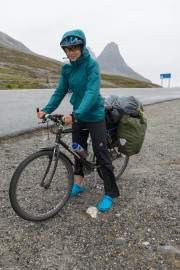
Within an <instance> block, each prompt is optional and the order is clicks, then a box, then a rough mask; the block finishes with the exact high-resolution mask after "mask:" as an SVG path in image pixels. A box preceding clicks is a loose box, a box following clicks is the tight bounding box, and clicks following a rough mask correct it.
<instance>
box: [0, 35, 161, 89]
mask: <svg viewBox="0 0 180 270" xmlns="http://www.w3.org/2000/svg"><path fill="white" fill-rule="evenodd" d="M91 54H92V55H93V52H91ZM94 58H95V55H94ZM62 65H63V63H62V62H60V61H57V60H54V59H51V58H48V57H45V56H41V55H38V54H35V53H33V52H32V51H31V50H29V49H28V48H27V47H26V46H24V45H23V44H22V43H21V42H19V41H16V40H14V39H12V38H11V37H9V36H8V35H6V34H4V33H2V32H0V89H18V88H21V89H23V88H24V89H26V88H31V89H32V88H35V89H36V88H41V89H43V88H55V87H56V85H57V83H58V80H59V74H60V71H61V68H62ZM101 78H102V81H101V87H159V86H157V85H153V84H151V83H149V82H148V83H146V84H145V83H144V82H142V81H138V80H132V79H128V78H124V77H121V76H110V75H105V74H101Z"/></svg>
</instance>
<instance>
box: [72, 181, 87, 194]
mask: <svg viewBox="0 0 180 270" xmlns="http://www.w3.org/2000/svg"><path fill="white" fill-rule="evenodd" d="M85 190H86V188H85V186H82V187H81V186H79V185H77V184H76V183H74V185H73V188H72V191H71V197H75V196H77V195H78V194H79V193H81V192H83V191H85Z"/></svg>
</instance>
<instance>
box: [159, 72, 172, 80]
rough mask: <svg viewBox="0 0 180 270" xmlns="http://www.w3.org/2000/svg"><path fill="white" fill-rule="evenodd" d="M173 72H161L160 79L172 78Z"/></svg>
mask: <svg viewBox="0 0 180 270" xmlns="http://www.w3.org/2000/svg"><path fill="white" fill-rule="evenodd" d="M170 78H171V73H166V74H160V79H170Z"/></svg>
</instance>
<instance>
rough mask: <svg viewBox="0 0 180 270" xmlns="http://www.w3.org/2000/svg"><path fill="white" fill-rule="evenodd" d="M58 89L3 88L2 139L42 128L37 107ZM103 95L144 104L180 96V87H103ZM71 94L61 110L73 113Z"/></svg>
mask: <svg viewBox="0 0 180 270" xmlns="http://www.w3.org/2000/svg"><path fill="white" fill-rule="evenodd" d="M53 92H54V90H52V89H35V90H26V89H24V90H0V116H1V117H0V119H1V124H0V138H3V137H12V136H15V135H17V134H20V133H24V132H28V131H31V130H33V129H35V128H37V127H38V122H39V120H38V119H37V116H36V108H37V107H39V108H40V109H41V108H43V107H44V106H45V105H46V104H47V102H48V101H49V99H50V97H51V95H52V94H53ZM101 94H102V96H109V95H119V96H124V95H126V96H129V95H133V96H135V97H137V98H139V99H140V100H141V101H142V102H143V104H144V105H148V104H154V103H157V102H162V101H166V100H173V99H179V98H180V87H175V88H105V89H104V88H103V89H101ZM70 97H71V94H67V95H66V97H65V98H64V100H63V101H62V103H61V105H60V107H59V108H58V109H57V112H59V113H62V114H69V113H71V112H72V106H71V105H70V103H69V99H70Z"/></svg>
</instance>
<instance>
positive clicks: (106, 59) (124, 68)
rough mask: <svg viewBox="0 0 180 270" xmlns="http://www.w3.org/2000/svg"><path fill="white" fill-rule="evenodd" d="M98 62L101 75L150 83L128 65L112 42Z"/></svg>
mask: <svg viewBox="0 0 180 270" xmlns="http://www.w3.org/2000/svg"><path fill="white" fill-rule="evenodd" d="M97 61H98V63H99V65H100V69H101V73H104V74H110V75H118V76H124V77H128V78H132V79H135V80H141V81H148V82H150V81H149V80H148V79H146V78H144V77H143V76H141V75H140V74H138V73H137V72H135V71H134V70H133V69H132V68H130V67H129V66H128V65H127V64H126V62H125V60H124V59H123V57H122V56H121V54H120V51H119V47H118V45H117V44H116V43H115V42H110V43H109V44H107V45H106V47H105V48H104V50H103V51H102V53H101V54H100V55H99V56H98V57H97Z"/></svg>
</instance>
